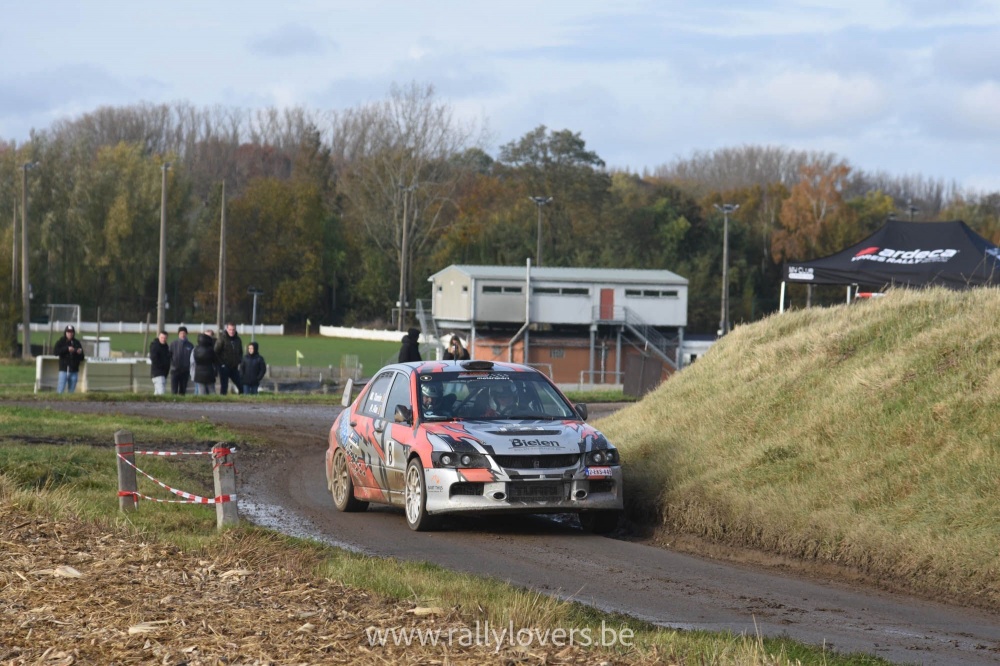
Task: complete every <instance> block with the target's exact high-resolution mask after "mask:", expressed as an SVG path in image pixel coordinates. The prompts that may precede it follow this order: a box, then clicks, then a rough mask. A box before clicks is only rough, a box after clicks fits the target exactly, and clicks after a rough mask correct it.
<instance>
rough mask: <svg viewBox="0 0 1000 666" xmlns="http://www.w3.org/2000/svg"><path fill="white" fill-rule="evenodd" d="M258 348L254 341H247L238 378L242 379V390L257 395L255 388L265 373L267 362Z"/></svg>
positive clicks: (257, 387)
mask: <svg viewBox="0 0 1000 666" xmlns="http://www.w3.org/2000/svg"><path fill="white" fill-rule="evenodd" d="M259 350H260V347H259V346H258V345H257V343H256V342H248V343H247V353H246V354H245V355H244V356H243V360H242V361H240V378H241V379H242V380H243V392H244V393H245V394H247V395H257V389H259V388H260V383H261V382H262V381H264V375H265V374H267V363H266V362H265V361H264V357H263V356H261V355H260V351H259Z"/></svg>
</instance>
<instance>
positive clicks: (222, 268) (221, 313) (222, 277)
mask: <svg viewBox="0 0 1000 666" xmlns="http://www.w3.org/2000/svg"><path fill="white" fill-rule="evenodd" d="M225 318H226V181H222V219H221V220H220V222H219V287H218V294H217V296H216V302H215V319H216V327H217V328H218V329H219V330H220V331H221V330H222V322H224V321H225Z"/></svg>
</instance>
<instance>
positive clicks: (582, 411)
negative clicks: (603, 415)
mask: <svg viewBox="0 0 1000 666" xmlns="http://www.w3.org/2000/svg"><path fill="white" fill-rule="evenodd" d="M573 408H574V409H575V410H576V413H577V414H579V415H580V418H581V419H583V420H584V421H586V420H587V403H584V402H578V403H576V404H575V405H573Z"/></svg>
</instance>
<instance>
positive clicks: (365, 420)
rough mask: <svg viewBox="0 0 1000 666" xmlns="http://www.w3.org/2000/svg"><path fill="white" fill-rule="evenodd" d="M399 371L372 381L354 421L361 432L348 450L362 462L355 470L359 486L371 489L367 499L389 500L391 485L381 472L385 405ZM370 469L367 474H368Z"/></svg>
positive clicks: (385, 374) (355, 427)
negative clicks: (359, 472)
mask: <svg viewBox="0 0 1000 666" xmlns="http://www.w3.org/2000/svg"><path fill="white" fill-rule="evenodd" d="M395 377H396V373H395V372H393V371H391V370H390V371H386V372H383V373H381V374H379V375H378V376H377V377H375V379H373V380H372V382H371V385H370V386H369V387H368V391H367V393H366V394H365V397H364V399H363V400H362V401H361V402H360V403H359V407H358V410H357V411H356V412H355V413H354V415H353V416H354V418H353V419H352V420H351V427H352V428H354V431H355V432H356V433H357V434H358V437H357V438H356V440H357V441H356V443H354V442H353V440H354V439H355V438H352V444H351V445H350V446H351V447H352V450H350V451H348V453H349V454H350V455H351V456H352V457H354V458H356V459H359V460H360V461H361V463H362V464H361V465H357V466H356V467H355V469H359V468H360V470H361V471H362V473H361V474H360V475H359V476H361V478H360V479H358V482H359V485H361V486H364V487H366V488H368V489H370V491H369V492H364V493H363V494H364V495H365V496H366V497H365V498H366V499H373V500H375V501H383V502H387V501H389V496H388V487H387V486H386V485H385V484H384V479H385V476H384V472H383V471H382V442H381V438H382V433H383V431H384V430H385V419H384V415H385V408H386V402H387V401H388V399H389V389H390V387H391V386H392V380H393V379H395ZM365 472H367V473H365Z"/></svg>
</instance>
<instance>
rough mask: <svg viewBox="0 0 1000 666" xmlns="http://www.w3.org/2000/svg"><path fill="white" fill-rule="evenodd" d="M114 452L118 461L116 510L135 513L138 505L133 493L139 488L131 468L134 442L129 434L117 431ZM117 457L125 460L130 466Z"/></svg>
mask: <svg viewBox="0 0 1000 666" xmlns="http://www.w3.org/2000/svg"><path fill="white" fill-rule="evenodd" d="M115 452H116V453H117V454H118V455H117V456H115V460H117V461H118V508H119V509H120V510H121V511H124V512H129V511H135V510H136V509H137V503H138V502H137V500H138V495H136V494H135V493H136V491H137V490H138V489H139V486H137V485H136V480H135V467H133V466H132V465H134V464H135V442H134V441H133V439H132V433H131V432H129V431H128V430H119V431H117V432H116V433H115ZM118 456H122V457H124V458H126V459H127V460H128V462H131V463H132V465H129V464H128V462H125V460H122V458H120V457H118Z"/></svg>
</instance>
